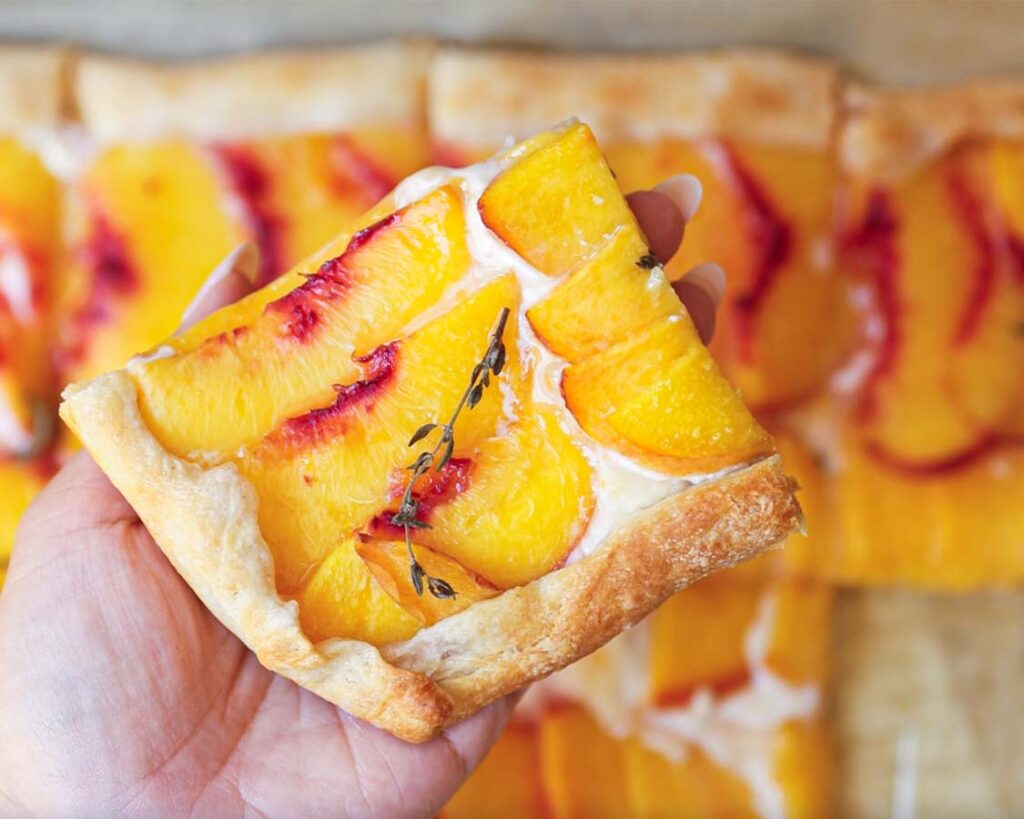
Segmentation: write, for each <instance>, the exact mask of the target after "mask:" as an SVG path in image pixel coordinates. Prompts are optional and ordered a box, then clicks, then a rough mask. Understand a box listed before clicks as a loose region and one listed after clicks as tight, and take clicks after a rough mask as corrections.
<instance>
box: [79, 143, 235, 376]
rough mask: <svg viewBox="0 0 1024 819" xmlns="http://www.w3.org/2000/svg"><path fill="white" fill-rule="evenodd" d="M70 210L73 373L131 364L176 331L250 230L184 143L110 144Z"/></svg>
mask: <svg viewBox="0 0 1024 819" xmlns="http://www.w3.org/2000/svg"><path fill="white" fill-rule="evenodd" d="M80 194H81V197H80V199H81V202H80V205H81V207H80V208H79V209H78V210H77V211H73V212H72V214H71V216H72V219H71V222H72V224H71V232H72V235H73V236H74V242H73V244H74V246H75V247H76V248H77V253H76V254H75V259H74V263H73V264H72V265H71V267H70V269H69V270H68V271H67V275H66V277H65V281H64V292H63V295H62V302H61V313H62V314H63V318H62V320H61V324H60V328H61V338H60V350H61V355H60V360H61V363H62V368H63V377H64V379H65V380H66V381H67V380H72V379H83V378H88V377H91V376H93V375H95V374H96V373H99V372H103V371H104V370H108V369H111V368H113V367H118V366H121V365H123V364H124V362H125V361H126V360H127V358H128V356H129V355H131V354H132V353H135V352H138V351H139V350H144V349H146V348H147V347H149V346H150V345H151V344H153V342H154V341H156V340H157V339H160V338H162V337H164V336H166V335H169V334H170V333H171V332H173V331H174V328H175V327H176V326H177V324H178V322H179V321H180V319H181V314H182V312H183V311H184V310H185V308H186V307H187V306H188V304H189V302H190V301H191V300H192V297H193V296H194V295H195V293H196V291H197V290H198V289H199V286H200V285H201V284H202V282H203V281H204V280H205V279H206V277H207V276H208V275H209V273H210V271H211V270H213V269H214V267H215V266H216V265H217V264H218V263H219V262H220V261H221V260H222V259H223V258H224V257H225V256H226V255H227V254H228V252H229V251H230V250H231V249H232V248H233V247H234V246H235V245H237V244H238V243H239V242H240V241H242V240H243V239H244V238H245V234H244V232H243V231H242V230H241V229H240V227H239V226H238V225H237V224H236V223H235V222H234V221H233V220H232V219H231V218H230V217H229V216H228V215H227V214H226V213H225V212H224V210H223V208H222V205H221V191H220V185H219V182H218V179H217V176H216V174H215V173H214V171H213V169H212V168H211V167H210V165H209V164H208V163H207V161H206V160H205V159H204V157H203V156H202V154H201V153H200V152H199V151H197V150H196V149H195V148H193V147H190V146H187V145H185V144H183V143H165V144H159V145H150V146H119V147H114V148H110V149H108V150H107V151H106V152H104V153H103V154H102V155H101V156H100V158H99V159H98V160H97V161H96V162H95V163H94V164H93V165H92V166H91V167H90V168H89V169H88V170H87V171H86V173H85V176H84V177H83V179H82V182H81V185H80Z"/></svg>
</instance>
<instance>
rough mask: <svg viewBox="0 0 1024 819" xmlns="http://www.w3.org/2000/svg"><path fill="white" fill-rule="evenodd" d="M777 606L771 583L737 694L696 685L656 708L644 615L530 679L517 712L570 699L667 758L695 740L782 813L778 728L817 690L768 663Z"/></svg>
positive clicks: (812, 703)
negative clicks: (555, 669)
mask: <svg viewBox="0 0 1024 819" xmlns="http://www.w3.org/2000/svg"><path fill="white" fill-rule="evenodd" d="M775 610H776V597H775V592H774V591H773V590H770V589H769V590H767V591H766V592H765V594H764V597H763V598H762V600H761V604H760V608H759V611H758V616H757V619H756V620H755V621H754V622H753V623H752V624H751V626H750V628H749V629H748V631H747V634H746V637H745V642H744V649H745V654H746V659H747V663H748V668H749V671H750V681H749V682H748V683H747V685H745V686H744V687H743V688H741V689H740V690H738V691H736V692H733V693H731V694H728V695H726V696H723V697H717V696H715V695H714V693H713V692H712V691H711V690H709V689H707V688H701V689H698V690H697V692H696V693H695V694H694V696H693V697H692V698H691V699H690V701H689V702H688V703H687V704H686V705H684V706H680V707H674V708H659V707H655V706H653V705H652V704H651V703H650V701H649V698H650V692H651V682H650V673H649V671H650V633H649V624H648V621H644V622H643V623H641V624H639V625H638V626H636V627H635V628H633V629H632V630H630V631H627V632H624V633H622V634H621V635H619V636H618V637H616V638H615V639H614V640H613V641H612V642H610V643H609V644H608V645H606V646H605V647H604V648H602V649H600V650H599V651H597V652H595V653H594V654H592V655H590V656H589V657H587V658H585V659H583V660H581V661H579V662H577V663H576V664H575V665H572V666H569V667H568V668H566V669H565V670H563V671H561V672H559V673H558V674H556V675H554V676H552V677H550V678H548V679H546V680H543V681H541V682H539V683H535V684H534V685H533V686H532V687H531V688H530V690H529V691H528V692H527V695H526V697H525V698H524V699H523V702H522V703H521V704H520V707H519V709H518V710H517V715H518V716H520V717H525V718H527V719H530V718H536V717H538V716H540V714H541V713H543V709H544V708H545V707H546V705H547V704H548V703H550V702H557V701H559V700H565V699H569V700H573V701H576V702H579V703H580V704H582V705H584V706H585V707H586V708H587V709H588V710H589V711H590V712H591V713H592V714H593V716H594V718H595V719H596V720H597V721H598V722H599V723H600V724H601V726H602V728H603V729H604V730H605V731H606V732H607V733H608V734H610V735H611V736H614V737H617V738H619V739H624V738H627V737H635V738H637V739H639V740H640V741H641V742H643V743H644V744H645V745H647V746H648V747H649V748H651V749H652V750H655V751H657V752H658V753H660V754H662V755H663V756H665V757H666V758H668V759H670V760H672V761H681V760H683V759H685V757H686V754H687V753H688V749H689V748H691V747H694V746H696V747H698V748H700V750H701V751H703V752H704V753H705V754H707V755H708V757H710V758H711V759H712V760H714V761H715V763H716V764H718V765H720V766H722V767H723V768H725V769H727V770H729V771H731V772H733V773H734V774H736V775H737V776H739V777H740V778H741V779H742V780H743V781H744V782H746V784H747V785H748V787H749V788H750V790H751V793H752V795H753V801H754V807H755V809H756V810H757V811H758V813H759V814H760V815H761V816H763V817H765V819H775V817H785V816H786V815H787V811H786V800H785V795H784V794H783V792H782V789H781V787H780V786H779V783H778V782H777V781H776V778H775V773H774V767H775V758H774V757H775V749H774V741H775V738H776V733H775V732H776V731H777V729H778V728H779V727H781V726H782V725H783V724H784V723H786V722H789V721H790V720H794V719H808V718H810V717H811V716H813V715H814V713H815V712H816V711H817V709H818V705H819V700H820V692H819V691H818V689H817V688H816V687H815V686H813V685H805V686H796V685H793V684H792V683H789V682H787V681H786V680H784V679H782V678H781V677H779V676H778V675H777V674H775V673H774V672H773V671H772V670H771V669H770V668H769V667H768V665H767V660H766V658H767V654H768V650H769V648H770V645H771V636H772V630H773V628H774V625H775Z"/></svg>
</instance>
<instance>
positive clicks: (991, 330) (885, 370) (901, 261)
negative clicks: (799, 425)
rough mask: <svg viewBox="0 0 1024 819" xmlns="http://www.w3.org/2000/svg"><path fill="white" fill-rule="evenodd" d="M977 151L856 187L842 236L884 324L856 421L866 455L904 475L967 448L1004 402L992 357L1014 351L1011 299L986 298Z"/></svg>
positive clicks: (1002, 369)
mask: <svg viewBox="0 0 1024 819" xmlns="http://www.w3.org/2000/svg"><path fill="white" fill-rule="evenodd" d="M975 159H976V158H975V156H974V155H973V154H972V153H971V152H970V151H968V150H966V149H965V150H963V151H961V152H959V153H958V154H956V155H953V156H951V157H949V158H948V159H946V160H944V161H943V162H940V163H938V164H935V165H934V166H932V167H930V168H928V169H926V170H924V171H923V172H921V173H919V174H918V175H917V176H916V177H914V178H913V179H911V180H909V181H907V182H905V183H903V184H902V185H901V186H899V187H898V188H897V189H894V190H891V191H874V192H872V193H869V194H867V195H863V196H862V202H863V204H862V205H861V210H862V213H863V214H864V215H863V216H862V217H861V227H860V228H859V229H858V231H857V232H855V233H854V234H852V238H851V239H848V240H847V247H848V248H851V247H852V249H853V250H854V253H855V255H854V257H853V258H854V259H855V260H857V259H859V260H860V261H861V264H860V267H861V270H862V272H863V273H864V274H865V275H866V278H867V279H868V281H869V282H870V283H871V285H872V288H873V292H874V294H875V300H876V305H877V315H878V317H879V319H880V323H881V325H882V327H883V333H882V336H881V338H880V340H879V341H878V342H877V344H876V346H877V348H878V349H877V355H876V361H875V365H874V367H873V369H872V371H871V373H870V375H869V377H868V380H867V383H866V384H865V385H864V388H863V390H862V394H861V397H860V403H859V409H858V420H859V421H860V423H861V432H862V435H863V437H864V441H865V446H866V447H867V449H868V450H869V451H870V452H872V453H873V454H874V455H875V457H877V458H878V459H879V460H880V461H882V462H884V463H886V464H887V465H888V466H890V468H894V469H899V470H902V471H904V472H907V473H910V474H913V473H917V474H921V473H928V472H934V471H940V470H943V469H952V468H955V467H957V466H959V465H961V464H963V463H965V462H966V461H968V460H971V459H972V458H975V457H976V456H977V455H978V454H979V453H981V452H982V451H983V450H985V449H986V448H988V447H989V446H990V444H991V442H992V440H993V438H994V436H997V435H998V430H999V428H1000V427H1001V426H1002V424H1003V423H1004V421H1005V419H1006V418H1008V417H1009V416H1010V414H1011V413H1012V410H1013V402H1014V395H1015V394H1014V391H1013V389H1012V387H1011V382H1012V380H1013V379H1012V376H1010V375H1008V371H1007V368H1006V366H1002V362H1004V361H1005V362H1007V363H1009V361H1012V360H1014V358H1016V357H1018V356H1019V350H1017V349H1016V348H1017V347H1018V346H1019V343H1018V341H1017V340H1016V339H1015V338H1014V335H1013V327H1012V319H1011V315H1012V313H1013V312H1014V300H1013V298H1012V293H1009V292H1007V293H1005V294H1002V296H1001V297H1000V298H999V299H994V297H995V296H996V294H997V292H998V291H999V290H1000V289H1001V288H1002V287H1003V285H1002V284H1001V282H1002V281H1004V280H1005V277H1006V275H1007V274H1006V273H1005V272H1002V273H1001V272H1000V268H1001V267H1002V266H1003V265H1004V264H1005V262H1004V261H1002V260H1001V252H1000V248H999V246H998V237H997V236H995V235H994V234H993V232H992V230H991V226H990V225H989V223H988V221H987V220H986V218H985V217H984V215H983V212H982V211H983V209H984V208H983V202H984V200H985V198H986V195H985V188H984V183H983V182H982V181H981V180H980V179H979V175H978V173H977V169H976V162H975ZM865 260H866V261H867V264H864V263H863V262H864V261H865ZM938 350H944V351H946V352H945V353H944V354H937V353H936V351H938ZM1007 360H1008V361H1007ZM1010 371H1011V372H1012V367H1011V369H1010Z"/></svg>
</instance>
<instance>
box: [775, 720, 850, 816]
mask: <svg viewBox="0 0 1024 819" xmlns="http://www.w3.org/2000/svg"><path fill="white" fill-rule="evenodd" d="M772 745H773V748H772V752H773V753H772V756H773V760H772V768H773V773H774V777H775V781H776V782H777V783H778V786H779V790H780V791H781V792H782V796H783V799H784V801H785V808H786V815H787V816H793V817H800V818H801V819H814V817H821V816H830V815H832V814H833V812H834V810H835V806H834V803H833V799H832V796H833V794H832V790H833V771H832V763H831V760H832V759H833V757H834V751H833V748H832V747H831V741H830V738H829V735H828V729H827V727H826V726H825V724H824V723H823V722H822V721H821V720H817V719H816V720H800V721H792V722H787V723H786V724H785V725H783V726H782V727H781V728H780V729H779V730H778V731H777V732H776V736H775V738H774V742H773V743H772Z"/></svg>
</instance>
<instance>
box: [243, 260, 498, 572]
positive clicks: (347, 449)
mask: <svg viewBox="0 0 1024 819" xmlns="http://www.w3.org/2000/svg"><path fill="white" fill-rule="evenodd" d="M517 299H518V291H517V286H516V283H515V280H514V278H513V277H511V276H506V277H502V278H500V279H497V280H496V281H494V282H493V283H492V284H490V285H488V286H486V287H484V288H483V289H482V290H480V291H478V292H477V293H475V294H474V295H473V296H472V297H470V298H467V299H466V300H465V301H463V302H462V303H460V304H458V305H457V306H456V307H454V308H453V309H452V310H450V311H449V312H447V313H445V314H444V315H443V316H441V317H440V318H439V319H437V320H436V321H433V322H430V323H428V324H426V325H425V326H424V327H422V328H421V329H419V330H418V331H416V332H415V333H413V334H412V335H410V336H408V337H407V338H405V339H402V340H399V341H397V342H394V343H392V344H390V345H385V346H384V347H381V348H378V350H377V351H375V352H374V353H373V354H372V355H371V356H370V357H369V358H367V359H366V361H365V362H363V366H365V367H366V372H365V375H364V378H363V379H362V380H360V381H355V382H352V383H350V384H348V385H346V386H343V387H340V388H339V390H338V393H337V396H336V398H335V400H334V402H332V403H330V404H327V405H326V406H322V407H319V408H316V409H313V410H311V411H309V412H308V413H306V414H304V415H300V416H297V417H295V418H292V419H289V420H286V421H283V422H282V423H281V424H279V425H278V426H277V427H276V428H275V429H273V430H272V431H271V432H269V433H268V434H267V435H266V436H265V437H264V438H263V440H262V441H261V442H260V443H259V445H258V446H256V447H255V448H254V449H252V451H251V452H246V453H244V454H243V456H242V457H241V458H240V459H239V460H238V466H239V469H240V470H241V472H242V474H243V475H245V476H246V477H247V478H248V479H249V480H250V481H252V483H253V485H254V486H255V487H256V491H257V494H258V495H259V497H260V510H259V512H260V517H259V519H260V527H261V529H262V531H263V534H264V537H265V538H266V540H267V543H268V545H269V546H270V549H271V552H272V553H273V555H274V565H275V569H276V572H277V581H278V587H279V588H280V589H281V590H283V591H285V592H288V591H291V590H293V589H295V588H296V587H297V586H298V584H299V583H300V581H301V580H302V578H303V577H304V576H305V574H306V572H307V571H309V569H310V567H311V566H313V565H314V564H315V563H316V562H317V561H318V560H319V559H320V558H321V557H322V556H323V555H325V554H326V553H327V552H328V551H329V550H330V548H331V546H332V545H333V544H334V543H336V542H337V539H338V538H339V537H340V536H343V535H346V534H348V533H350V532H353V531H356V530H357V529H359V528H361V527H362V526H363V525H364V524H366V523H367V522H368V521H370V520H371V519H372V518H373V517H374V516H375V515H378V514H380V513H382V512H383V511H385V509H386V508H387V507H388V505H389V504H390V503H391V502H392V499H393V497H394V495H393V482H394V480H395V476H396V473H397V474H398V475H399V476H401V475H403V474H407V473H405V472H404V470H403V469H402V467H403V466H404V465H405V464H407V463H409V461H410V460H412V458H414V457H415V454H416V452H415V450H410V449H409V446H408V442H409V439H410V437H411V436H412V434H413V432H415V430H416V429H417V428H418V427H419V426H420V425H421V424H422V423H424V422H426V421H441V420H445V419H447V417H448V416H449V415H450V413H451V412H452V410H453V409H454V407H455V406H456V404H457V403H458V401H459V399H460V398H461V396H462V394H463V392H464V391H465V389H466V384H467V381H468V377H469V376H468V374H469V373H470V372H471V371H472V369H473V367H474V366H475V364H476V363H477V362H478V361H479V360H480V357H481V356H482V355H483V352H484V350H486V349H487V345H488V340H489V335H490V333H491V331H492V329H493V327H494V322H495V319H496V317H497V316H498V314H499V312H500V311H501V309H502V308H503V307H507V306H513V307H514V305H515V303H516V301H517ZM505 338H506V344H508V345H509V346H514V344H515V338H514V332H513V331H512V330H511V329H506V337H505ZM510 364H511V362H510ZM515 370H516V368H515V366H510V367H509V368H508V370H506V371H504V372H503V373H502V375H501V379H503V380H506V379H512V378H513V377H514V374H515ZM501 412H502V396H501V391H500V388H492V389H489V390H487V391H485V392H484V397H483V400H482V401H481V402H480V404H479V405H478V406H477V407H475V408H474V409H473V410H472V411H471V412H468V413H466V414H465V415H463V416H460V418H459V422H458V424H457V425H456V429H455V440H456V442H457V443H458V447H457V449H456V453H455V454H456V456H457V457H465V456H467V455H471V454H472V453H474V452H475V449H476V447H477V446H479V445H480V443H481V442H483V441H484V440H486V439H487V438H489V437H491V436H492V435H494V433H495V431H496V429H497V424H498V419H499V417H500V415H501ZM356 475H358V476H359V477H358V482H354V481H353V477H352V476H356ZM428 545H429V544H428ZM485 576H486V575H485Z"/></svg>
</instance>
